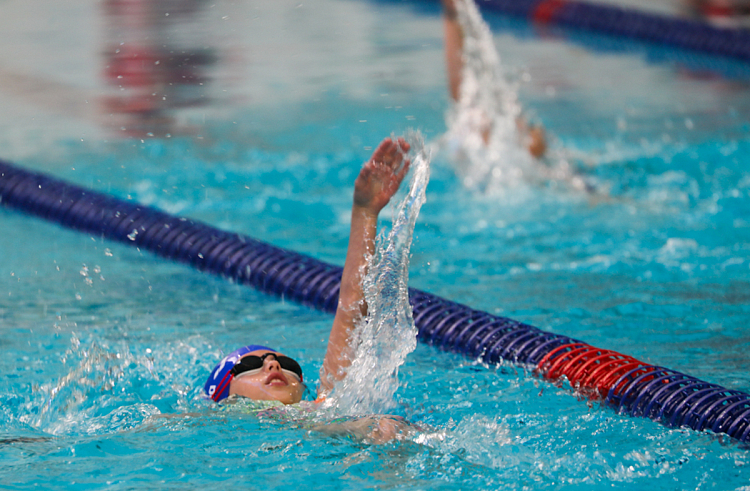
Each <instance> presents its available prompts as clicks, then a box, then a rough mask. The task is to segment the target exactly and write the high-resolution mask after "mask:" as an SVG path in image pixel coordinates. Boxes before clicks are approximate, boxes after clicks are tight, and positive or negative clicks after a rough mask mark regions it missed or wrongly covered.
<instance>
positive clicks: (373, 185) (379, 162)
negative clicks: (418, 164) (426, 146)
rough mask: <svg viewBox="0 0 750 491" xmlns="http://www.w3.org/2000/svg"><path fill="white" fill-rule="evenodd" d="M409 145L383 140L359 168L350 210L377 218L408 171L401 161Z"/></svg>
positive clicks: (401, 140)
mask: <svg viewBox="0 0 750 491" xmlns="http://www.w3.org/2000/svg"><path fill="white" fill-rule="evenodd" d="M409 148H410V147H409V144H408V143H406V141H405V140H404V139H403V138H399V139H398V140H396V141H394V140H392V139H391V138H386V139H384V140H383V141H382V142H380V145H378V148H376V149H375V151H374V152H373V154H372V157H370V160H369V161H368V162H367V163H366V164H365V165H364V166H363V167H362V170H361V171H360V173H359V177H357V180H356V181H355V182H354V207H355V208H360V209H361V210H363V211H366V212H369V213H371V214H374V215H375V216H377V215H378V214H379V213H380V210H382V209H383V207H384V206H385V205H387V204H388V202H389V201H390V199H391V198H392V197H393V195H394V194H396V191H398V187H399V186H400V185H401V181H403V180H404V176H406V173H407V172H408V171H409V164H410V161H409V160H408V159H407V160H404V155H405V154H406V153H407V152H409Z"/></svg>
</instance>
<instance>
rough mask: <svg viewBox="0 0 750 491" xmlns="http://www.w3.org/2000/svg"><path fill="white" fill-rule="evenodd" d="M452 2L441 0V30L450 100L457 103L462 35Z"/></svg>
mask: <svg viewBox="0 0 750 491" xmlns="http://www.w3.org/2000/svg"><path fill="white" fill-rule="evenodd" d="M453 2H454V0H443V29H444V31H445V39H444V42H445V67H446V69H447V72H448V86H449V89H450V94H451V98H452V99H453V101H454V102H458V99H459V97H460V91H461V71H462V70H463V65H464V63H463V58H462V57H463V49H464V34H463V31H462V30H461V24H459V23H458V12H456V5H455V4H454V3H453Z"/></svg>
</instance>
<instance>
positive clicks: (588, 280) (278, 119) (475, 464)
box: [0, 1, 750, 489]
mask: <svg viewBox="0 0 750 491" xmlns="http://www.w3.org/2000/svg"><path fill="white" fill-rule="evenodd" d="M24 5H25V3H24V2H20V1H6V2H4V3H2V4H0V19H1V20H0V22H1V23H2V27H3V29H2V32H4V33H5V34H3V36H10V34H8V33H11V34H12V35H13V37H12V39H16V40H17V41H16V42H15V44H8V43H6V42H5V41H6V39H5V37H4V38H3V46H14V48H13V49H15V50H16V51H13V50H12V49H11V48H8V49H3V51H2V58H1V59H0V61H2V64H0V66H2V67H3V71H2V73H0V75H2V76H3V79H4V80H5V81H6V82H7V81H8V80H10V81H12V80H18V77H21V75H23V77H26V78H25V79H24V80H29V79H33V80H35V81H36V82H35V83H44V84H46V85H45V87H47V89H48V90H46V91H44V94H46V95H45V97H46V99H44V100H42V101H41V102H40V101H39V97H40V96H39V95H38V93H37V92H34V91H33V90H32V89H33V87H34V86H32V85H31V84H29V83H17V84H16V85H13V84H10V83H6V84H4V85H3V87H5V88H4V89H3V90H2V91H0V94H1V95H0V100H2V102H3V104H4V107H6V108H8V110H7V111H6V112H5V113H4V115H3V116H2V117H0V128H1V129H2V132H1V133H2V136H0V140H1V141H2V143H3V146H4V152H5V153H4V154H3V155H1V156H0V157H3V158H8V159H12V160H13V161H14V162H16V163H18V164H20V165H23V166H26V167H29V168H34V169H41V170H46V171H48V172H50V173H52V174H54V175H55V176H58V177H61V178H64V179H68V180H71V181H74V182H76V183H79V184H83V185H86V186H90V187H93V188H95V189H98V190H102V191H107V192H111V193H113V194H116V195H118V196H121V197H126V198H128V197H129V198H132V199H134V200H137V201H140V202H145V203H148V204H151V205H154V206H157V207H160V208H162V209H165V210H166V211H169V212H171V213H175V214H180V215H186V216H190V217H192V218H196V219H199V220H202V221H205V222H207V223H210V224H212V225H215V226H218V227H221V228H223V229H227V230H234V231H238V232H242V233H247V234H249V235H251V236H254V237H257V238H259V239H262V240H266V241H268V242H271V243H273V244H276V245H279V246H282V247H288V248H291V249H294V250H298V251H301V252H304V253H307V254H310V255H313V256H315V257H317V258H320V259H322V260H325V261H330V262H333V263H337V264H341V262H342V260H343V257H344V254H345V249H346V240H347V235H348V210H349V206H350V200H351V185H352V182H353V179H354V177H355V176H356V172H357V170H358V168H359V166H360V164H361V163H362V162H363V161H364V160H365V159H366V158H367V156H368V155H369V153H370V151H371V149H368V148H367V147H372V146H374V145H376V144H377V142H378V141H379V140H380V138H382V137H383V136H386V135H389V134H391V132H396V133H400V132H403V131H405V130H406V129H407V128H410V127H412V128H420V129H421V130H422V132H423V134H425V136H426V137H427V138H428V139H431V138H432V139H434V138H437V137H438V136H439V135H441V134H443V133H444V131H445V122H444V121H445V119H444V112H445V110H446V109H447V108H448V105H449V101H448V98H447V90H446V86H445V73H444V66H443V60H442V44H441V43H442V33H441V23H440V18H439V17H438V11H437V10H436V9H435V8H433V7H431V6H429V5H425V4H383V3H368V2H351V1H330V2H321V3H320V5H319V6H317V7H316V8H313V6H310V5H306V4H305V5H303V7H302V9H305V10H304V12H302V13H301V12H300V9H299V8H295V7H297V5H291V4H289V5H277V6H275V7H273V8H271V7H270V6H268V7H262V8H261V7H260V6H256V5H251V4H247V5H245V4H243V3H232V2H223V3H217V4H216V5H215V7H213V8H209V7H210V6H209V5H206V6H203V7H202V10H201V9H199V10H198V13H195V14H193V16H192V17H189V21H190V22H193V23H198V25H200V26H202V27H201V28H200V29H194V30H195V31H196V32H197V35H200V36H202V37H200V38H199V40H198V41H196V43H197V44H201V43H207V42H209V43H213V44H211V45H210V47H211V48H212V50H213V52H214V55H215V57H216V59H217V60H218V61H216V62H215V64H214V65H207V66H206V67H204V70H205V72H206V73H207V74H210V77H208V78H207V79H206V81H205V85H204V86H202V87H205V88H204V89H197V90H198V92H197V93H198V95H202V96H204V98H205V99H206V102H205V103H201V104H194V105H187V104H183V105H175V106H163V107H161V108H160V109H159V111H158V114H150V115H147V117H144V118H140V119H139V118H136V117H133V116H132V115H130V116H129V115H128V114H125V113H114V112H112V110H111V109H107V108H111V106H106V105H105V103H104V102H103V101H105V100H106V98H107V97H108V96H110V95H111V93H112V92H113V91H114V92H117V89H118V88H117V87H114V88H113V86H112V85H111V84H110V83H108V82H106V81H105V80H104V79H102V75H101V72H102V71H103V70H104V67H103V65H105V62H104V61H103V59H102V58H103V55H102V53H103V52H106V47H107V46H109V45H111V44H112V42H113V41H112V40H113V39H115V40H116V39H117V37H118V36H121V35H122V34H120V33H119V31H117V30H116V29H113V28H112V27H111V25H110V24H111V23H112V22H113V21H112V20H111V19H109V18H108V17H106V16H105V15H104V13H103V12H102V10H101V7H100V6H98V4H96V3H95V2H84V1H77V2H66V5H57V6H55V7H51V9H50V11H49V12H47V13H45V14H39V13H34V12H30V11H28V12H27V11H26V10H24V9H25V8H27V7H24ZM303 14H304V15H303ZM186 15H187V14H186ZM171 17H176V16H175V15H174V14H173V15H172V16H171ZM225 17H227V18H226V19H225ZM487 18H488V20H489V22H490V25H492V26H495V29H496V30H495V31H494V39H495V44H496V46H497V49H498V51H499V54H500V57H501V59H502V60H503V63H504V66H505V69H506V70H507V71H508V73H509V74H510V76H511V77H512V78H514V79H515V80H517V81H518V90H519V98H520V100H521V102H522V103H523V105H524V107H525V108H526V109H527V110H528V111H531V112H532V113H533V116H534V117H535V118H537V119H538V120H539V121H541V122H543V123H544V124H545V126H546V127H547V129H548V132H549V134H551V135H552V136H553V138H552V148H553V151H554V152H556V153H554V155H557V156H558V157H559V156H562V157H559V158H566V159H569V160H570V161H571V162H572V164H573V165H574V166H575V168H576V169H577V172H578V173H579V175H582V176H584V177H586V179H588V180H590V181H591V182H593V183H595V185H596V189H597V191H596V192H594V193H587V192H581V191H578V190H576V189H574V188H572V187H571V186H569V185H568V183H567V182H566V181H565V180H554V179H544V180H542V182H534V183H529V184H524V183H521V184H517V185H514V186H513V187H510V188H508V187H502V186H500V187H496V188H493V189H488V190H485V191H482V190H479V189H475V188H471V187H466V186H464V185H463V183H462V181H461V179H460V178H459V177H458V175H459V174H460V171H457V169H456V168H455V167H454V165H455V164H454V163H452V162H451V161H450V160H449V159H448V158H447V157H446V156H445V155H442V156H441V155H436V156H434V158H433V166H432V177H431V180H430V184H429V187H428V190H427V202H426V203H425V205H424V206H423V208H422V211H421V214H420V217H419V219H418V222H417V226H416V230H415V237H414V243H413V246H412V257H411V268H410V284H411V285H412V286H414V287H417V288H420V289H423V290H426V291H429V292H432V293H435V294H437V295H440V296H442V297H445V298H448V299H451V300H455V301H458V302H461V303H464V304H467V305H470V306H471V307H474V308H478V309H481V310H485V311H488V312H491V313H499V314H502V315H506V316H509V317H512V318H515V319H519V320H522V321H525V322H528V323H530V324H533V325H536V326H539V327H541V328H543V329H547V330H551V331H554V332H557V333H560V334H565V335H569V336H573V337H576V338H578V339H582V340H584V341H587V342H589V343H591V344H592V345H595V346H599V347H602V348H610V349H615V350H617V351H620V352H622V353H626V354H629V355H632V356H635V357H636V358H639V359H641V360H644V361H647V362H650V363H654V364H658V365H664V366H667V367H670V368H673V369H676V370H680V371H684V372H686V373H689V374H691V375H694V376H696V377H699V378H702V379H705V380H708V381H710V382H715V383H719V384H722V385H724V386H726V387H729V388H734V389H740V390H744V391H750V379H749V378H748V375H747V374H748V372H749V371H748V368H750V361H749V360H748V357H747V352H748V343H749V342H750V338H749V337H748V334H747V329H746V327H745V324H746V321H747V319H748V307H747V305H748V303H750V302H748V292H749V291H750V289H749V288H748V286H749V285H748V280H749V278H750V261H749V260H748V249H749V248H750V245H749V244H750V227H748V223H749V222H748V220H750V219H748V208H749V207H750V196H749V194H748V191H749V188H750V175H748V171H747V169H746V167H747V166H746V164H747V161H748V155H750V140H748V138H747V129H748V114H750V111H748V108H749V107H750V90H749V88H748V87H749V86H748V84H747V82H745V81H743V80H725V79H722V78H721V77H718V76H712V75H711V74H710V73H709V74H705V73H694V72H690V71H686V70H684V69H683V67H681V66H680V65H679V64H675V63H663V64H650V63H649V62H648V61H647V60H646V57H645V56H644V55H643V54H642V53H640V52H638V51H637V50H636V51H632V52H631V51H629V52H625V53H616V54H612V53H609V52H603V53H600V52H596V51H585V50H583V49H582V48H581V46H580V45H576V44H573V43H567V42H566V41H565V40H564V39H560V38H559V37H558V36H555V37H550V36H548V34H547V33H544V32H542V33H535V32H533V30H532V29H530V28H528V26H526V27H524V25H523V24H518V25H516V24H514V25H513V29H512V30H507V29H505V28H504V27H503V26H505V25H506V24H507V22H506V21H503V20H502V19H500V18H493V17H491V16H487ZM84 21H85V22H88V23H91V24H93V25H95V26H96V27H97V29H94V30H93V33H94V34H91V33H89V34H83V32H84V31H86V30H85V29H82V28H81V23H82V22H84ZM199 21H200V22H199ZM183 22H188V21H187V20H183ZM192 25H193V24H190V26H192ZM24 26H26V27H24ZM177 27H179V24H178V26H177ZM173 28H174V26H166V27H165V28H164V32H171V30H170V29H173ZM45 30H50V32H54V33H55V34H56V36H57V37H56V38H51V37H45V36H42V35H41V34H40V33H42V32H46V31H45ZM86 32H88V31H86ZM321 32H325V33H326V35H325V36H321V35H320V33H321ZM206 39H209V40H213V41H206ZM60 40H62V41H60ZM178 41H179V43H183V44H185V43H187V45H188V46H189V45H190V43H189V41H185V40H182V39H178V40H175V43H178ZM343 41H346V42H343ZM179 43H178V44H179ZM66 44H67V46H69V47H72V48H75V49H69V48H68V49H64V46H65V45H66ZM19 50H20V51H19ZM19 53H20V54H22V55H23V56H21V57H19V56H18V54H19ZM52 61H54V63H52ZM14 77H15V78H14ZM28 87H31V88H28ZM199 87H201V86H199ZM188 88H190V89H191V90H192V89H196V88H195V87H188ZM53 89H54V90H53ZM136 90H137V89H135V88H133V87H125V88H124V90H123V91H122V92H125V93H132V92H135V91H136ZM186 91H187V89H185V91H183V92H179V93H169V94H167V96H169V97H172V96H175V97H177V95H180V96H181V97H185V96H184V93H185V92H186ZM201 91H202V92H201ZM79 93H90V94H92V96H91V98H90V100H88V99H87V100H88V102H80V100H79V99H77V94H79ZM169 97H168V99H169ZM76 101H78V102H76ZM183 101H184V99H183ZM84 104H89V106H88V107H86V108H84V107H83V106H84ZM91 106H93V107H91ZM71 107H72V108H73V110H70V108H71ZM92 114H93V116H92ZM167 116H169V117H171V118H173V122H172V123H170V124H169V125H168V124H166V123H164V121H163V120H164V119H166V117H167ZM115 120H116V123H115V124H111V123H112V122H113V121H115ZM121 127H125V128H126V130H121V129H120V128H121ZM139 131H140V132H141V133H140V134H131V133H137V132H139ZM149 132H151V133H153V134H154V136H149V135H148V133H149ZM123 133H127V135H124V136H123ZM167 133H169V136H167ZM82 140H83V141H82ZM464 170H465V169H464ZM384 221H385V223H386V224H387V222H388V220H387V218H386V219H385V220H384ZM0 227H1V228H2V230H3V233H2V234H0V251H1V252H0V257H2V258H3V261H2V263H1V264H0V298H1V299H2V300H0V329H2V331H1V332H2V335H1V336H0V342H2V343H3V351H4V356H3V357H2V359H1V360H0V367H1V368H0V373H2V374H3V375H2V382H1V383H0V401H2V404H1V405H0V439H2V441H3V444H2V446H0V449H1V451H0V459H2V460H1V462H2V466H1V467H0V483H2V485H3V486H7V487H10V488H18V489H26V488H31V487H33V486H42V487H45V488H50V489H76V488H104V487H112V488H115V489H132V488H136V487H138V488H142V487H148V488H180V489H181V488H205V487H210V486H217V485H240V486H244V487H248V488H250V489H256V488H258V489H259V488H271V489H277V488H282V487H284V488H288V487H289V486H290V485H291V486H306V487H308V488H313V489H362V488H385V489H467V488H470V487H472V488H477V489H505V488H508V489H556V488H557V489H579V488H586V489H600V488H615V489H638V488H643V487H646V486H648V487H650V488H653V489H698V488H700V489H742V488H743V487H745V486H748V485H750V469H749V468H748V466H749V465H750V462H749V459H748V453H747V449H746V447H744V446H741V445H738V444H737V443H735V442H732V441H728V440H727V439H725V438H723V437H720V436H717V435H713V434H710V433H696V432H694V431H692V430H685V429H669V428H665V427H663V426H661V425H659V424H657V423H655V422H652V421H649V420H643V419H633V418H629V417H626V416H622V415H618V414H616V413H615V412H613V411H612V410H610V409H607V408H602V407H599V405H598V404H596V403H590V402H588V401H584V400H580V399H578V398H577V397H576V396H575V395H574V393H573V391H572V390H571V389H570V388H568V387H566V386H564V385H563V386H561V387H557V386H555V385H552V384H550V383H547V382H545V381H541V380H539V379H537V378H535V377H533V376H532V375H531V374H529V373H528V372H527V371H526V370H525V369H524V368H523V367H517V366H513V365H506V366H500V367H485V366H482V365H478V364H476V363H475V362H473V361H472V360H468V359H465V358H463V357H461V356H459V355H457V354H449V353H444V352H440V351H438V350H436V349H433V348H432V347H429V346H425V345H422V344H420V345H419V346H418V347H417V349H416V351H415V352H414V353H413V354H411V355H410V356H409V357H408V358H407V361H406V364H405V366H404V367H402V369H401V370H400V376H401V387H400V388H399V390H398V392H397V393H396V403H397V407H396V409H395V410H394V413H395V414H398V415H401V416H405V417H406V418H408V419H409V420H410V421H412V422H414V423H417V424H420V425H422V426H425V427H429V428H431V429H429V430H426V431H425V432H424V434H423V438H421V439H420V438H417V439H416V440H415V441H409V442H400V443H392V444H387V445H382V446H376V445H368V444H364V443H361V442H356V441H351V440H348V439H346V438H338V437H331V436H324V435H321V434H317V433H315V432H310V431H308V430H306V429H305V428H289V427H284V426H282V425H279V424H278V423H276V422H274V421H269V420H265V419H263V418H260V419H259V418H258V417H256V416H254V415H251V414H242V413H237V412H236V411H221V410H217V408H216V407H214V406H213V405H212V404H209V403H207V402H206V401H204V400H203V399H202V397H201V393H200V387H201V386H202V384H203V381H204V379H205V377H206V375H207V374H208V372H209V371H210V369H211V368H212V367H213V366H214V364H215V363H216V362H217V361H218V360H219V359H220V357H221V356H222V354H223V353H227V352H228V351H230V350H232V349H234V348H236V347H239V346H241V345H244V344H247V343H248V342H259V343H268V344H271V345H272V346H279V347H281V346H283V348H284V350H285V351H286V352H288V353H289V354H291V355H293V356H295V357H296V358H297V359H298V360H299V361H300V362H301V364H302V367H303V370H304V371H305V373H306V376H307V378H308V380H310V381H311V382H312V383H313V384H314V383H315V380H316V379H317V370H318V368H319V367H320V364H321V362H322V359H323V355H324V352H325V340H326V338H327V333H328V330H329V329H330V323H331V321H332V318H331V317H330V316H329V315H327V314H322V313H319V312H316V311H313V310H310V309H308V308H306V307H302V306H299V305H296V304H293V303H289V302H285V301H284V300H283V299H276V298H271V297H268V296H265V295H263V294H260V293H257V292H255V291H253V290H250V289H247V288H244V287H240V286H237V285H233V284H230V283H227V282H226V281H224V280H222V279H220V278H215V277H211V276H206V275H203V274H201V273H199V272H196V271H193V270H190V269H188V268H187V267H185V266H182V265H176V264H170V263H166V262H164V261H162V260H160V259H157V258H155V257H153V256H151V255H150V254H148V253H145V252H140V251H138V250H134V249H130V248H127V247H125V246H123V245H119V244H113V243H108V242H105V241H102V240H101V239H99V238H97V237H89V236H85V235H81V234H79V233H75V232H72V231H67V230H63V229H60V228H58V227H56V226H54V225H51V224H47V223H44V222H42V221H39V220H37V219H32V218H28V217H25V216H22V215H19V214H17V213H15V212H11V211H8V210H0Z"/></svg>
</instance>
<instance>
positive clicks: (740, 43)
mask: <svg viewBox="0 0 750 491" xmlns="http://www.w3.org/2000/svg"><path fill="white" fill-rule="evenodd" d="M477 4H478V5H479V6H480V7H482V8H486V9H488V10H495V11H497V12H502V13H505V14H509V15H514V16H517V17H524V18H527V19H531V20H534V21H536V22H540V23H544V24H552V25H560V26H566V27H572V28H577V29H584V30H589V31H595V32H600V33H605V34H611V35H614V36H620V37H625V38H631V39H639V40H643V41H648V42H651V43H658V44H664V45H669V46H674V47H677V48H684V49H690V50H696V51H703V52H705V53H708V54H713V55H722V56H727V57H731V58H736V59H739V60H743V61H750V30H747V29H741V28H737V29H731V28H721V27H714V26H712V25H709V24H707V23H705V22H701V21H697V20H690V19H681V18H676V17H667V16H663V15H658V14H651V13H647V12H640V11H637V10H633V9H628V8H622V7H618V6H615V5H597V4H593V3H588V2H582V1H575V0H478V1H477Z"/></svg>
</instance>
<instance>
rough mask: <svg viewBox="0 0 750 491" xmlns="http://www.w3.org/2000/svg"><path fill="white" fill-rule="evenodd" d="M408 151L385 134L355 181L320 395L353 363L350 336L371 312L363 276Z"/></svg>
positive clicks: (406, 167)
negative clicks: (363, 285) (342, 266)
mask: <svg viewBox="0 0 750 491" xmlns="http://www.w3.org/2000/svg"><path fill="white" fill-rule="evenodd" d="M408 151H409V144H408V143H406V141H404V140H403V139H402V138H399V139H398V140H396V141H394V140H392V139H390V138H386V139H385V140H383V141H382V142H381V143H380V145H379V146H378V148H377V149H375V152H373V154H372V157H370V160H369V161H368V162H367V163H365V165H364V166H363V167H362V170H361V171H360V173H359V176H358V177H357V180H356V181H355V182H354V203H353V205H352V224H351V230H350V232H349V248H348V249H347V252H346V261H345V263H344V272H343V274H342V275H341V290H340V292H339V303H338V307H337V309H336V317H335V318H334V320H333V327H332V328H331V335H330V336H329V338H328V350H327V351H326V356H325V359H324V360H323V368H322V369H321V371H320V388H319V393H320V394H325V393H327V392H329V391H330V390H331V389H333V385H334V384H335V383H336V382H337V381H339V380H341V379H342V378H344V375H346V368H347V367H349V365H351V361H352V360H351V357H352V350H351V346H350V341H351V336H352V333H353V332H354V327H355V325H356V323H357V322H358V321H359V320H360V319H362V318H363V317H364V316H365V315H367V304H366V303H365V298H364V292H363V290H362V280H363V278H364V276H365V274H366V272H367V271H366V268H367V258H368V257H370V256H372V254H373V253H374V252H375V236H376V234H377V224H378V214H379V213H380V210H382V209H383V207H384V206H385V205H386V204H388V202H389V201H390V199H391V197H393V195H394V194H396V191H398V187H399V185H400V184H401V181H403V179H404V176H406V173H407V171H408V170H409V161H408V160H404V154H405V153H406V152H408Z"/></svg>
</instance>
